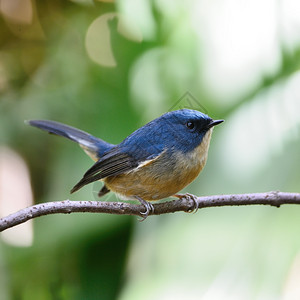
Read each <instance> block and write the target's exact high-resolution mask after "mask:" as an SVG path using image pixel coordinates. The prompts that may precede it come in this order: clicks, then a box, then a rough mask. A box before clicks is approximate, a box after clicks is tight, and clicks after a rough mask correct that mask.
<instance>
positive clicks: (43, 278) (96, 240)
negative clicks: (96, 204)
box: [0, 0, 300, 300]
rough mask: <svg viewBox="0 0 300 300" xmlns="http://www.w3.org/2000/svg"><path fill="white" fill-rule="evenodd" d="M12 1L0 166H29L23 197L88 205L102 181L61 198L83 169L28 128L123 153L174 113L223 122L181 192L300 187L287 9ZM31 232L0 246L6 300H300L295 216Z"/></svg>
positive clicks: (294, 11) (3, 65) (69, 224)
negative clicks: (57, 127)
mask: <svg viewBox="0 0 300 300" xmlns="http://www.w3.org/2000/svg"><path fill="white" fill-rule="evenodd" d="M10 2H11V3H15V4H16V5H15V6H14V5H10V4H9V1H7V0H5V1H3V0H2V1H0V146H1V148H0V150H1V151H0V157H1V155H3V151H4V150H3V149H6V151H7V149H9V151H14V153H15V154H17V155H19V158H22V160H23V163H26V165H27V167H28V170H29V174H30V181H31V184H32V190H33V195H34V203H42V202H47V201H59V200H64V199H68V198H70V199H71V200H94V199H96V197H95V193H96V192H97V191H98V190H99V188H100V186H101V184H100V183H95V184H92V185H89V186H87V187H85V188H83V189H82V190H80V191H79V192H78V193H75V194H72V195H70V194H69V190H70V189H71V187H72V186H73V185H74V184H75V183H76V182H77V181H78V180H79V179H80V178H81V176H82V174H83V173H84V172H85V171H86V170H87V169H88V168H89V167H90V166H91V164H92V161H91V160H90V159H89V158H88V157H87V156H86V155H85V154H84V153H83V152H82V150H81V149H80V148H79V147H77V146H76V145H75V144H74V143H71V142H69V141H67V140H64V139H61V138H57V137H54V136H50V135H47V134H45V133H43V132H41V131H39V130H36V129H34V128H32V127H29V126H26V125H25V124H24V120H27V119H51V120H56V121H60V122H63V123H66V124H69V125H72V126H74V127H77V128H80V129H82V130H84V131H87V132H89V133H91V134H93V135H95V136H97V137H101V138H102V139H104V140H106V141H108V142H111V143H119V142H120V141H122V139H123V138H125V137H126V136H127V135H129V134H130V133H131V132H132V131H134V130H135V129H137V128H138V127H140V126H142V125H143V124H145V123H147V122H148V121H150V120H151V119H153V118H155V117H158V116H160V115H161V114H162V113H164V112H166V111H168V110H170V109H175V108H179V107H190V108H195V109H200V110H203V111H205V112H206V113H208V114H209V115H210V116H211V117H212V118H215V119H220V118H222V119H225V120H226V122H225V123H223V124H222V125H220V127H219V126H218V127H217V128H216V129H215V131H214V134H213V137H212V142H211V147H210V153H209V158H208V162H207V165H206V167H205V169H204V171H203V172H202V173H201V174H200V176H199V177H198V178H197V179H196V180H195V181H194V182H193V183H192V184H191V185H190V186H188V187H187V188H185V190H184V191H186V192H187V191H188V192H191V193H194V194H196V195H199V196H200V195H213V194H227V193H251V192H264V191H271V190H281V191H289V192H299V191H300V183H299V182H300V174H299V158H300V141H299V123H300V117H299V116H300V114H299V111H300V88H299V87H300V73H299V66H300V60H299V59H300V48H299V44H300V43H299V42H300V40H299V36H300V34H299V33H300V23H299V20H300V13H299V11H300V9H299V8H298V6H297V5H296V3H297V1H295V2H293V1H281V2H280V3H281V4H279V3H278V2H275V1H274V3H273V2H272V3H271V2H270V1H269V2H268V4H266V3H264V4H261V3H260V2H259V1H252V2H250V1H244V2H240V1H229V0H227V1H216V0H214V1H206V2H205V1H187V2H183V3H182V2H181V1H166V0H164V1H133V0H131V1H123V2H121V1H120V2H116V3H105V2H100V1H95V2H93V1H84V0H83V1H57V0H56V1H53V0H51V1H50V0H49V1H47V0H46V1H36V2H34V1H32V2H31V1H29V0H26V1H25V0H24V2H20V1H15V0H14V1H12V0H11V1H10ZM21 3H22V5H21ZM268 5H269V6H268ZM111 13H115V14H114V15H108V14H111ZM297 22H298V23H297ZM91 53H94V54H91ZM93 55H94V56H93ZM174 105H175V107H174ZM4 147H5V148H4ZM1 161H2V164H3V159H2V160H0V162H1ZM7 164H8V166H10V162H9V161H7ZM11 168H12V172H13V173H14V174H15V176H16V179H14V178H12V179H11V181H10V183H11V185H12V186H13V189H15V190H16V191H18V190H19V188H20V186H19V183H18V180H21V182H22V180H23V179H22V177H21V178H19V177H18V172H17V170H14V169H13V165H12V164H11ZM0 172H2V173H0V174H1V176H2V177H1V176H0V187H1V178H2V179H3V176H4V177H6V173H5V171H3V169H2V170H1V165H0ZM20 191H21V190H20ZM20 193H21V192H20ZM105 200H108V201H116V200H117V199H116V197H115V196H114V195H109V196H107V197H106V198H105ZM18 201H19V202H20V201H21V203H20V204H19V207H18V209H19V208H21V207H24V206H26V205H28V204H26V203H22V194H20V195H19V196H18V197H17V199H15V198H13V197H12V196H11V197H4V196H3V194H1V191H0V204H1V205H0V213H1V214H2V216H3V214H6V213H5V212H6V211H5V209H4V208H5V207H6V206H8V203H9V204H10V205H12V206H14V203H16V202H18ZM16 205H17V204H16ZM1 209H2V210H3V211H1ZM15 210H17V206H15ZM33 224H34V226H33V228H32V227H30V226H29V225H28V226H29V229H28V228H27V230H29V231H30V230H32V229H33V240H31V239H30V237H29V238H28V239H27V240H26V236H27V235H26V234H25V233H24V234H22V228H21V227H20V230H21V231H20V232H21V233H20V234H19V235H18V237H17V238H15V240H14V238H10V240H8V239H7V237H9V236H10V235H11V236H12V234H11V231H10V230H8V231H7V232H6V237H5V236H2V239H1V240H0V298H1V299H30V300H34V299H122V300H127V299H130V300H131V299H205V300H206V299H209V300H210V299H263V300H264V299H272V300H273V299H300V291H299V274H300V238H299V228H300V206H299V207H298V206H296V205H287V206H282V207H281V208H279V209H277V208H274V207H267V206H265V207H262V206H251V207H250V206H249V207H224V208H210V209H203V210H199V211H198V212H197V214H185V213H176V214H170V215H162V216H153V217H149V218H148V219H147V220H146V221H145V222H143V223H139V222H138V221H137V218H136V217H129V216H113V215H102V214H97V215H96V214H83V213H82V214H71V215H51V216H46V217H42V218H39V219H36V220H34V222H33ZM29 236H30V234H29ZM22 237H23V238H24V241H23V240H22ZM22 243H25V244H26V243H27V246H26V247H22V246H20V245H18V244H22Z"/></svg>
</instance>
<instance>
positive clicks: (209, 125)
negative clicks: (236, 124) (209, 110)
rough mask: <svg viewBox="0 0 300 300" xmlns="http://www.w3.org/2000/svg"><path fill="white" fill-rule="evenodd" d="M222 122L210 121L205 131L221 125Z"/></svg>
mask: <svg viewBox="0 0 300 300" xmlns="http://www.w3.org/2000/svg"><path fill="white" fill-rule="evenodd" d="M223 122H224V120H212V121H211V122H210V123H209V124H208V125H207V129H210V128H212V127H214V126H216V125H219V124H221V123H223Z"/></svg>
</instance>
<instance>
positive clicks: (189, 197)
mask: <svg viewBox="0 0 300 300" xmlns="http://www.w3.org/2000/svg"><path fill="white" fill-rule="evenodd" d="M174 197H177V198H179V199H186V200H188V201H189V200H192V201H193V202H194V207H193V209H192V210H189V211H187V212H188V213H191V212H193V213H194V214H195V213H196V212H197V211H198V209H199V203H198V202H197V196H195V195H193V194H190V193H186V194H176V195H174Z"/></svg>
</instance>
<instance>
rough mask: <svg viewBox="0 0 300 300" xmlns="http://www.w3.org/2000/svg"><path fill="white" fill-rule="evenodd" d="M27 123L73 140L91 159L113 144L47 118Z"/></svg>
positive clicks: (99, 155)
mask: <svg viewBox="0 0 300 300" xmlns="http://www.w3.org/2000/svg"><path fill="white" fill-rule="evenodd" d="M25 122H26V123H27V124H29V125H31V126H34V127H37V128H40V129H43V130H45V131H48V132H49V133H52V134H56V135H60V136H63V137H66V138H68V139H69V140H71V141H74V142H76V143H78V144H79V145H80V147H81V148H82V149H83V150H84V151H85V152H86V153H87V154H88V155H89V156H90V157H91V158H92V159H93V160H95V161H96V160H98V159H99V158H100V157H101V156H102V155H103V154H104V153H105V152H106V151H108V150H109V149H111V148H113V147H114V146H115V145H113V144H109V143H107V142H105V141H103V140H101V139H98V138H96V137H94V136H92V135H90V134H89V133H87V132H84V131H82V130H79V129H76V128H74V127H71V126H68V125H65V124H62V123H59V122H55V121H48V120H30V121H25Z"/></svg>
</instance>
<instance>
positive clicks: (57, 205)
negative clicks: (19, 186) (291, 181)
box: [0, 192, 300, 231]
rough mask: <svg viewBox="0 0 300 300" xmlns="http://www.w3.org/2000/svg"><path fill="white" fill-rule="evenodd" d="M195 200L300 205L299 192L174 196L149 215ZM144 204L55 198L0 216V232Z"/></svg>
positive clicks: (188, 207) (188, 206)
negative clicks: (32, 222) (39, 221)
mask: <svg viewBox="0 0 300 300" xmlns="http://www.w3.org/2000/svg"><path fill="white" fill-rule="evenodd" d="M195 202H196V203H197V205H198V207H199V208H205V207H214V206H239V205H257V204H263V205H271V206H276V207H279V206H280V205H282V204H300V194H299V193H283V192H269V193H254V194H235V195H216V196H204V197H195V201H194V200H193V199H178V200H173V201H167V202H164V203H157V204H153V207H154V211H151V212H150V214H151V215H161V214H167V213H174V212H177V211H184V212H190V211H193V209H194V208H195ZM144 209H145V208H144V206H142V205H136V204H130V203H125V202H104V201H70V200H65V201H58V202H47V203H42V204H37V205H33V206H30V207H27V208H24V209H21V210H19V211H18V212H16V213H13V214H11V215H9V216H7V217H4V218H2V219H0V231H3V230H5V229H8V228H11V227H14V226H16V225H18V224H21V223H24V222H26V221H28V220H30V219H34V218H37V217H40V216H45V215H49V214H59V213H62V214H70V213H74V212H90V213H107V214H116V215H136V216H141V212H143V211H144Z"/></svg>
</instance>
